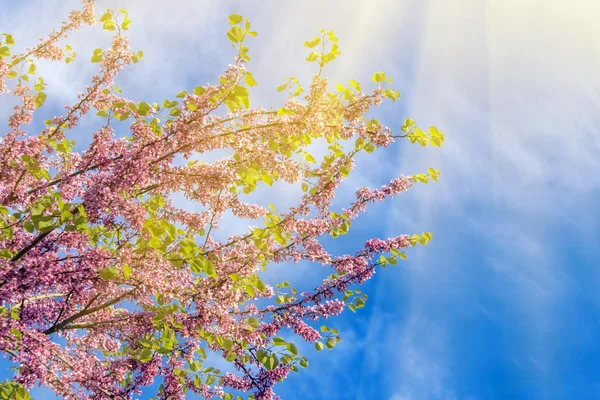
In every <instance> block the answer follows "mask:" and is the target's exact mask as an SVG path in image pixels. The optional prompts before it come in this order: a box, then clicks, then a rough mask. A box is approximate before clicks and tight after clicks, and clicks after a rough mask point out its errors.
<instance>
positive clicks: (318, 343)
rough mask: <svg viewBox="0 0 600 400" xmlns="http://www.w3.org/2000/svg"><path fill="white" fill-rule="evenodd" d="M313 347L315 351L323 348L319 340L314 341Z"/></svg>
mask: <svg viewBox="0 0 600 400" xmlns="http://www.w3.org/2000/svg"><path fill="white" fill-rule="evenodd" d="M315 349H316V350H317V351H321V350H323V343H321V342H315Z"/></svg>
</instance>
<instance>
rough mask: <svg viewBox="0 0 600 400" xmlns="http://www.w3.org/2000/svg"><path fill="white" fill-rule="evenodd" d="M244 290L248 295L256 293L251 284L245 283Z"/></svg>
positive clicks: (252, 295) (251, 295)
mask: <svg viewBox="0 0 600 400" xmlns="http://www.w3.org/2000/svg"><path fill="white" fill-rule="evenodd" d="M245 290H246V293H248V295H249V296H250V297H254V296H255V295H256V291H255V290H254V286H252V285H246V287H245Z"/></svg>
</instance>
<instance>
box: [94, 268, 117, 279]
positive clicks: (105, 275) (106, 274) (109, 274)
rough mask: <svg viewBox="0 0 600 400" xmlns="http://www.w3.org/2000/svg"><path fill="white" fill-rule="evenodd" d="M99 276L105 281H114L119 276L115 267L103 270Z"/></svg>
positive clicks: (99, 272)
mask: <svg viewBox="0 0 600 400" xmlns="http://www.w3.org/2000/svg"><path fill="white" fill-rule="evenodd" d="M98 275H100V278H102V279H104V280H105V281H110V280H113V279H115V278H116V277H117V276H119V274H118V272H117V269H116V268H115V267H110V268H102V269H101V270H100V271H98Z"/></svg>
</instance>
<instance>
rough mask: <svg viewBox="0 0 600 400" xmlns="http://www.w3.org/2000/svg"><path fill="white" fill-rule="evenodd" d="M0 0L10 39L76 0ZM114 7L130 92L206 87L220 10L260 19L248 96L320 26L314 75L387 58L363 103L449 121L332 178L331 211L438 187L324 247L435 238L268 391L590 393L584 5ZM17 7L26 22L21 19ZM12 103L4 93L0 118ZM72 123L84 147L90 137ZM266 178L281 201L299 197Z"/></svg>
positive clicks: (596, 149) (388, 116) (290, 63)
mask: <svg viewBox="0 0 600 400" xmlns="http://www.w3.org/2000/svg"><path fill="white" fill-rule="evenodd" d="M5 4H8V7H5V8H3V9H1V10H0V27H1V28H0V30H1V31H6V32H11V33H13V34H14V35H15V38H16V40H17V44H22V45H23V44H32V43H33V42H34V40H35V39H36V38H38V37H40V36H42V35H45V34H46V33H47V32H48V31H49V30H50V29H52V28H53V27H54V26H55V25H56V23H57V21H59V20H60V19H62V18H64V16H65V15H66V14H67V12H68V10H69V9H72V8H77V7H78V6H79V5H78V2H77V1H72V0H65V1H61V2H48V1H46V2H44V1H41V0H31V1H21V2H19V1H15V0H8V2H6V0H5V2H3V6H4V5H5ZM117 4H118V5H119V6H121V7H123V8H126V9H127V10H128V11H129V13H130V18H131V19H132V20H133V24H132V28H131V30H130V32H131V35H130V37H131V42H132V47H133V48H134V49H143V50H144V60H143V61H142V62H141V63H139V64H137V65H135V66H134V67H131V68H129V69H128V70H126V71H124V72H123V73H122V75H121V76H120V78H119V80H118V84H119V85H120V86H121V87H122V88H124V93H126V95H127V96H128V97H130V98H132V99H137V100H148V99H149V100H152V101H158V100H162V99H164V98H167V97H169V98H170V97H172V96H173V95H174V94H175V93H177V92H179V91H180V90H182V89H190V88H193V87H194V86H196V85H197V84H203V83H205V82H207V81H212V82H214V80H215V76H216V75H217V74H218V73H219V72H221V71H222V70H223V69H224V67H225V66H226V65H227V64H228V63H229V62H230V60H231V56H232V55H233V52H232V50H231V49H230V48H229V47H228V43H227V39H226V37H225V31H226V30H227V29H228V28H227V23H226V16H227V15H228V14H230V13H233V12H235V13H239V14H243V15H244V16H247V17H248V18H249V19H250V20H251V21H252V24H253V27H254V28H255V30H257V31H258V32H259V35H258V37H257V38H256V39H254V40H252V41H251V42H249V47H250V54H251V55H252V56H253V60H252V61H251V63H250V64H249V65H248V69H249V70H250V71H252V72H253V73H254V75H255V77H256V79H257V81H258V84H259V85H258V87H256V88H254V89H253V91H252V92H251V96H252V99H253V104H255V105H264V106H269V105H277V104H279V103H280V102H281V100H282V96H281V95H280V94H278V93H277V92H276V89H275V88H276V86H277V85H280V84H281V83H282V82H283V80H284V78H285V77H289V76H292V75H295V76H297V77H298V79H300V80H301V81H303V82H307V81H308V79H309V78H310V76H311V75H312V74H313V73H314V72H315V70H314V66H312V65H310V64H308V63H306V62H304V61H303V59H304V57H305V56H306V49H305V48H304V47H303V46H302V43H303V42H304V40H307V39H310V38H312V37H313V36H314V35H315V34H316V33H317V32H318V30H319V29H321V28H326V29H333V30H334V31H335V32H336V34H337V36H338V37H339V38H340V48H341V51H342V55H341V57H340V58H339V59H338V60H336V61H335V62H334V63H333V64H331V66H330V67H328V68H327V69H326V71H325V74H326V75H327V76H329V77H331V80H330V82H331V83H332V84H335V83H337V82H342V83H345V82H347V80H348V79H349V78H353V79H357V80H358V81H360V82H361V83H363V86H364V87H366V86H367V82H369V81H370V77H371V74H372V73H373V72H376V71H379V70H383V71H385V72H386V73H387V74H388V75H390V76H392V77H393V78H394V86H395V88H397V89H398V90H400V92H401V93H402V98H401V100H400V101H399V102H396V103H394V104H391V103H390V104H386V105H384V106H382V107H380V108H379V109H378V110H377V111H376V113H375V115H376V116H377V117H378V118H379V119H380V120H381V121H382V122H383V123H384V124H386V125H388V126H390V127H392V128H393V129H396V130H397V129H399V126H400V125H401V124H402V121H403V120H404V118H406V117H412V118H414V119H415V120H416V121H417V123H419V124H421V125H422V126H428V125H436V126H437V127H439V128H440V129H441V130H443V131H444V132H445V134H446V142H445V144H444V147H442V149H437V148H433V149H431V148H427V149H422V148H420V147H417V146H416V145H410V144H408V143H407V142H402V143H399V144H397V145H396V146H392V147H391V148H389V149H386V150H385V151H380V152H377V153H375V154H374V155H375V156H374V157H370V159H360V160H359V162H358V164H357V169H356V170H355V171H354V173H353V175H352V177H351V179H349V180H348V181H347V182H346V183H345V184H344V185H343V187H342V192H340V195H339V196H338V197H337V200H336V204H338V205H339V206H341V205H343V204H345V203H346V202H347V201H349V200H350V199H351V196H352V193H353V192H354V189H356V188H357V187H359V186H362V185H367V186H371V187H374V186H378V185H381V184H384V183H386V182H387V181H388V180H389V179H390V178H392V177H394V176H397V175H399V174H402V173H404V174H412V173H417V172H422V171H424V170H426V169H427V168H428V167H435V168H439V169H440V170H441V172H442V176H441V179H440V182H439V183H436V184H429V185H418V186H417V187H416V188H415V189H414V190H412V191H410V192H408V193H405V194H403V195H401V196H400V197H398V198H397V199H395V200H394V201H391V202H388V203H386V204H383V205H378V206H376V207H373V208H372V209H371V210H370V212H369V213H367V214H366V215H365V216H363V217H361V218H360V219H359V220H357V222H356V223H355V224H354V225H353V228H352V230H351V233H350V234H349V235H348V236H347V237H345V238H344V240H343V241H340V240H339V239H338V240H337V241H330V242H329V244H330V245H331V246H332V247H331V248H332V249H333V250H334V251H335V252H336V253H337V254H342V253H352V252H354V251H355V250H356V249H358V248H359V247H360V245H361V244H362V243H364V240H365V239H367V238H370V237H374V236H379V237H383V238H386V237H391V236H395V235H397V234H400V233H409V234H412V233H415V232H419V233H420V232H423V231H431V232H433V234H434V239H433V241H432V242H431V243H430V244H429V245H428V246H427V247H425V248H421V247H418V248H415V249H411V250H410V251H409V252H408V261H406V262H404V263H402V264H401V266H399V267H398V268H395V269H387V270H384V271H380V272H378V273H377V275H376V276H375V278H374V279H373V280H371V281H370V282H369V283H368V284H367V285H366V286H365V288H364V289H365V290H364V291H366V292H367V293H368V294H369V301H368V302H367V306H366V307H365V308H363V309H361V310H360V311H359V312H358V313H357V314H352V313H350V312H348V313H344V314H343V316H341V317H339V318H337V319H336V320H335V321H334V322H332V323H331V325H333V326H336V327H338V328H339V329H340V331H341V333H342V336H343V337H342V343H341V344H340V345H339V346H338V347H336V349H335V350H334V351H332V352H321V353H314V352H311V351H310V350H307V352H306V354H307V355H308V356H309V360H310V368H309V369H308V370H306V371H303V373H302V374H299V375H294V376H292V377H290V378H288V380H286V381H285V383H283V384H281V385H279V386H278V390H277V393H278V394H280V395H281V396H282V398H283V399H285V400H287V399H332V400H333V399H340V400H341V399H386V400H417V399H419V400H421V399H425V400H428V399H440V400H442V399H443V400H452V399H457V400H462V399H473V400H475V399H595V398H600V379H599V378H598V376H599V373H600V362H599V361H598V360H599V359H600V345H599V344H598V340H597V337H598V335H599V334H600V313H599V312H598V311H599V310H598V307H599V306H600V291H598V289H597V288H598V287H599V286H600V270H599V268H598V267H599V263H598V261H597V260H598V259H600V248H599V246H598V243H600V237H599V236H600V208H599V207H598V205H597V199H598V196H599V195H600V178H599V174H598V171H599V168H598V167H599V164H600V158H599V157H598V156H597V155H598V154H600V128H599V126H600V74H598V71H600V28H598V26H597V21H598V20H600V5H599V4H598V3H597V1H596V0H588V1H586V0H579V1H577V0H572V1H566V0H565V1H561V0H502V1H484V0H455V1H441V0H438V1H434V0H429V1H425V0H422V1H416V0H405V1H383V0H369V1H351V0H350V1H348V0H346V1H343V0H335V1H333V0H321V1H316V0H307V1H302V2H275V1H264V2H258V1H237V2H234V1H216V0H215V1H192V0H181V1H177V2H162V1H158V0H146V1H143V2H142V1H137V0H136V1H133V0H132V1H121V2H120V3H118V2H116V1H112V0H111V1H109V0H106V1H100V2H99V7H98V8H99V11H100V9H102V8H104V7H115V8H116V6H117ZM33 15H35V17H32V16H33ZM30 18H35V21H36V23H35V25H34V26H30V25H26V24H25V23H24V21H27V20H28V19H30ZM99 32H100V29H99V27H96V28H85V29H82V31H81V32H80V33H78V34H77V35H76V36H75V37H74V38H73V40H69V43H71V44H72V45H73V47H74V49H75V50H76V51H77V52H78V54H79V60H78V62H77V63H75V64H69V66H58V65H51V64H49V65H47V68H46V67H42V66H41V65H39V66H38V71H39V72H40V73H41V74H42V75H43V76H44V79H45V80H46V81H47V82H48V93H49V98H48V101H47V104H46V106H45V107H61V106H62V105H63V104H67V103H70V102H72V101H73V99H74V96H75V94H76V92H77V91H78V90H79V88H81V87H83V85H84V84H85V83H86V82H87V79H88V78H89V77H90V76H91V75H92V74H93V72H94V69H93V68H94V66H93V65H91V64H89V63H88V62H87V60H88V59H89V56H90V55H91V52H92V50H93V49H94V48H95V47H99V46H101V45H106V43H107V40H108V35H107V34H105V33H104V34H103V33H99ZM7 104H8V103H7V100H6V96H4V97H3V98H0V106H1V107H0V116H1V117H2V118H3V120H5V117H6V116H7V115H8V110H7ZM86 123H89V127H91V126H93V122H91V121H90V122H86ZM85 128H86V125H85V123H84V125H83V126H82V129H81V130H80V131H79V132H80V133H78V135H80V136H78V137H77V138H76V139H77V141H78V143H79V144H80V145H84V144H85V143H86V141H89V138H90V135H89V133H86V132H87V131H86V130H85ZM272 193H274V192H270V194H269V193H267V194H265V196H264V197H263V198H262V200H263V201H265V200H266V199H267V198H272ZM276 193H277V201H278V202H279V205H282V206H283V205H285V204H290V203H291V202H292V201H293V198H294V196H296V195H297V191H294V190H293V189H289V188H287V189H285V190H284V189H283V188H277V192H276ZM259 200H261V199H259ZM228 228H230V229H232V230H236V229H241V228H243V226H241V225H235V224H233V222H232V225H230V226H228ZM322 272H323V271H320V270H319V266H315V265H310V264H301V265H297V266H280V267H277V268H275V269H274V270H273V271H272V272H270V274H271V275H270V276H276V277H277V278H280V277H284V276H285V277H289V278H290V279H294V280H295V281H297V282H300V284H303V282H304V284H308V283H307V282H311V279H315V278H316V277H317V276H319V275H320V274H321V273H322ZM281 279H283V278H281ZM1 365H6V364H5V361H0V366H1ZM32 393H33V395H34V398H35V399H36V400H38V399H51V398H52V396H50V395H48V394H47V392H45V391H43V390H39V389H36V390H35V391H33V392H32Z"/></svg>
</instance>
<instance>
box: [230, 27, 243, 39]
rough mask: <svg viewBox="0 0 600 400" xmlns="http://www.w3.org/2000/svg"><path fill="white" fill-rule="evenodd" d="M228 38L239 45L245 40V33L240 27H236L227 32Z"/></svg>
mask: <svg viewBox="0 0 600 400" xmlns="http://www.w3.org/2000/svg"><path fill="white" fill-rule="evenodd" d="M227 37H228V38H229V40H231V41H232V42H233V43H239V42H241V41H242V40H244V31H243V30H242V28H240V27H239V26H234V27H233V28H231V29H230V30H229V31H227Z"/></svg>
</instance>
